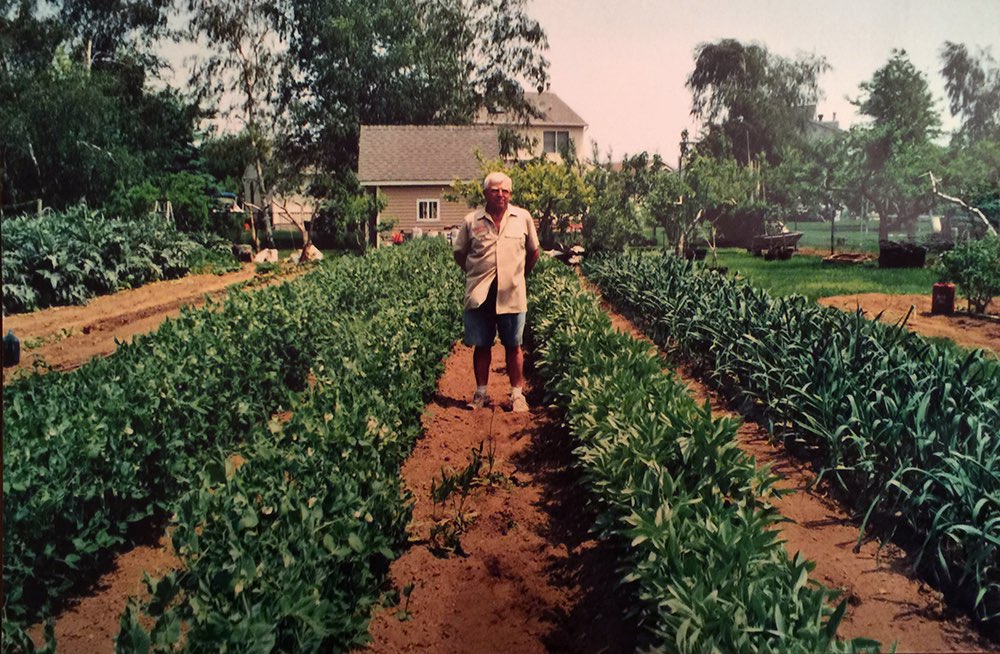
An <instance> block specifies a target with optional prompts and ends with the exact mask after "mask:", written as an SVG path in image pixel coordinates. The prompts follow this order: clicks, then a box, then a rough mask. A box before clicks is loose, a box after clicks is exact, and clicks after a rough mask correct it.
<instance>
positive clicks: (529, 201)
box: [445, 156, 594, 248]
mask: <svg viewBox="0 0 1000 654" xmlns="http://www.w3.org/2000/svg"><path fill="white" fill-rule="evenodd" d="M479 168H480V170H481V172H482V177H486V175H487V174H488V173H490V172H492V171H495V170H502V171H504V172H505V173H507V174H508V175H509V176H510V178H511V182H512V185H513V189H514V195H513V198H512V201H513V202H514V204H516V205H517V206H519V207H522V208H524V209H527V210H528V211H529V212H531V215H532V217H533V218H535V219H536V220H538V223H539V227H538V238H539V240H540V241H541V243H542V247H546V248H549V247H553V245H555V241H556V233H557V232H565V231H566V230H567V228H568V227H569V225H570V223H571V222H574V221H575V220H580V219H582V218H583V216H584V214H585V213H586V212H587V207H589V206H590V203H591V202H592V201H593V199H594V194H593V190H592V189H591V187H590V186H588V185H587V182H586V180H585V179H584V175H583V171H582V166H580V165H579V164H578V163H577V162H575V161H566V162H556V161H551V160H549V159H547V158H545V157H544V156H543V157H538V158H536V159H531V160H530V161H523V162H516V163H513V164H507V163H505V162H504V161H502V160H493V161H489V160H483V159H480V163H479ZM445 198H446V199H448V200H450V201H452V202H455V201H462V200H464V201H465V203H466V204H468V205H469V206H470V207H475V206H477V205H481V204H482V203H483V187H482V180H481V179H479V180H472V181H463V180H456V181H455V182H453V183H452V187H451V192H449V193H448V194H446V196H445Z"/></svg>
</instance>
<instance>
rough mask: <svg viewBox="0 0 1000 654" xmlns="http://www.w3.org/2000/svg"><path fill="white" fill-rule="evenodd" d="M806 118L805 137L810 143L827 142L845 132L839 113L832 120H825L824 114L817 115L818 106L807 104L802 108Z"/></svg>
mask: <svg viewBox="0 0 1000 654" xmlns="http://www.w3.org/2000/svg"><path fill="white" fill-rule="evenodd" d="M801 111H802V112H803V114H804V116H805V119H806V120H805V135H806V138H807V139H808V140H809V141H813V142H815V141H825V140H829V139H831V138H834V137H836V136H837V135H838V134H840V133H842V132H843V131H844V130H842V129H840V123H839V122H838V121H837V113H836V112H834V114H833V119H832V120H823V114H819V115H816V105H814V104H807V105H805V106H803V107H801Z"/></svg>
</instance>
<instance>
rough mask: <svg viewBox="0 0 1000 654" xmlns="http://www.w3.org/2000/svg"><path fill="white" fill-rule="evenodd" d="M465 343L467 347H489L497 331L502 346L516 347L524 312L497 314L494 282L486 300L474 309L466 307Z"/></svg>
mask: <svg viewBox="0 0 1000 654" xmlns="http://www.w3.org/2000/svg"><path fill="white" fill-rule="evenodd" d="M463 322H464V323H465V344H466V345H467V346H469V347H491V346H492V345H493V341H494V339H496V337H497V333H498V332H499V334H500V343H501V344H503V346H504V347H517V346H518V345H520V344H521V338H522V336H523V335H524V312H523V311H522V312H521V313H501V314H500V315H497V294H496V284H495V283H494V285H493V287H492V288H490V293H489V295H487V296H486V301H485V302H483V303H482V304H481V305H479V307H477V308H475V309H466V310H465V314H464V315H463Z"/></svg>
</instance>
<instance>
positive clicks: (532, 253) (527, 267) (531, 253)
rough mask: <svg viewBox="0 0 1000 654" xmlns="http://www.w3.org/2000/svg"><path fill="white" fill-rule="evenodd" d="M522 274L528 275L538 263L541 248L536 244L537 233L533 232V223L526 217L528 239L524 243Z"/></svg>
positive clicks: (529, 216)
mask: <svg viewBox="0 0 1000 654" xmlns="http://www.w3.org/2000/svg"><path fill="white" fill-rule="evenodd" d="M524 249H525V252H524V273H525V274H528V273H530V272H531V269H532V268H534V267H535V264H536V263H538V255H539V253H540V252H541V249H542V246H541V244H540V243H539V242H538V232H536V231H535V221H534V220H532V219H531V215H530V214H529V215H528V237H527V239H526V241H525V243H524Z"/></svg>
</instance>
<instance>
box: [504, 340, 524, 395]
mask: <svg viewBox="0 0 1000 654" xmlns="http://www.w3.org/2000/svg"><path fill="white" fill-rule="evenodd" d="M504 349H505V350H506V351H507V378H508V379H510V387H511V388H521V385H522V384H523V383H524V350H522V349H521V346H520V345H515V346H514V347H506V348H504Z"/></svg>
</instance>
